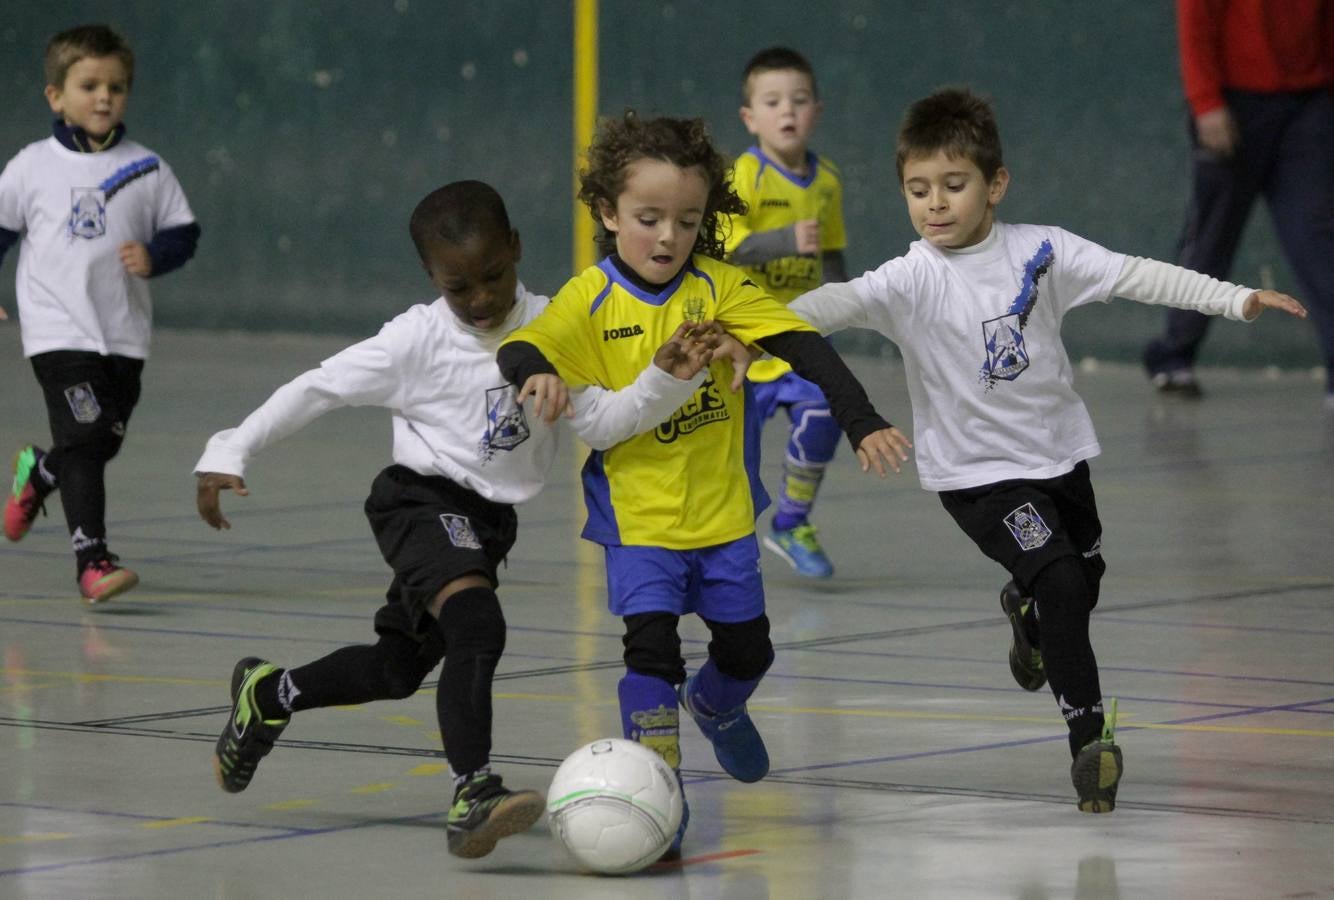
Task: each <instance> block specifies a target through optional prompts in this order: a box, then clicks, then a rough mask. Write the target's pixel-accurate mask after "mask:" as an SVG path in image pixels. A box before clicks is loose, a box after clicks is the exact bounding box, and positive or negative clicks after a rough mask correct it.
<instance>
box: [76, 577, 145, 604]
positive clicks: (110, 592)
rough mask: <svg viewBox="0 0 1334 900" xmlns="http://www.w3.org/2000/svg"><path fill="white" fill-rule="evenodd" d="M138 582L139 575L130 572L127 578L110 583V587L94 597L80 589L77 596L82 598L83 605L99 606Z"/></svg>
mask: <svg viewBox="0 0 1334 900" xmlns="http://www.w3.org/2000/svg"><path fill="white" fill-rule="evenodd" d="M138 584H139V576H138V575H135V574H134V573H133V572H131V573H130V577H129V578H126V579H124V580H123V581H121V582H120V583H119V584H115V585H112V586H111V587H109V588H107V589H106V590H105V591H103V592H102V593H101V594H98V595H97V596H96V597H89V596H88V595H87V594H85V593H83V592H82V591H80V592H79V596H80V597H82V598H83V604H84V606H101V605H102V604H103V603H106V602H107V601H108V600H110V599H111V598H112V597H119V596H120V595H121V594H123V593H125V592H126V591H128V590H130V589H131V588H133V587H135V586H136V585H138Z"/></svg>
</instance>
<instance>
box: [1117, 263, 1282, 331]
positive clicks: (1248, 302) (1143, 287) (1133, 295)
mask: <svg viewBox="0 0 1334 900" xmlns="http://www.w3.org/2000/svg"><path fill="white" fill-rule="evenodd" d="M1112 293H1113V294H1114V295H1115V296H1117V297H1125V298H1126V299H1127V300H1137V301H1139V302H1140V303H1154V304H1160V305H1163V306H1176V307H1179V308H1181V309H1193V310H1195V311H1196V312H1202V313H1206V314H1208V315H1214V316H1216V315H1221V316H1224V317H1226V318H1229V319H1235V320H1237V321H1242V322H1252V321H1254V320H1255V319H1256V318H1257V317H1258V316H1259V315H1260V313H1262V312H1264V311H1265V310H1266V309H1279V310H1282V311H1283V312H1286V313H1288V314H1290V315H1294V316H1297V317H1298V318H1303V319H1304V318H1306V307H1304V306H1302V304H1301V302H1300V301H1298V300H1297V299H1295V298H1293V297H1290V296H1288V295H1287V294H1282V293H1279V292H1278V291H1257V290H1255V289H1254V288H1248V287H1242V286H1240V285H1235V284H1232V283H1230V282H1227V281H1219V280H1218V279H1217V278H1211V277H1209V276H1208V275H1203V274H1201V273H1199V272H1195V271H1192V270H1190V269H1183V268H1182V267H1181V266H1174V265H1172V264H1171V263H1165V262H1161V261H1159V260H1156V259H1145V258H1143V257H1139V256H1128V257H1126V261H1125V264H1124V265H1123V266H1122V267H1121V273H1120V275H1118V276H1117V279H1116V284H1115V285H1113V286H1112Z"/></svg>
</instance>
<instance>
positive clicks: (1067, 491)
mask: <svg viewBox="0 0 1334 900" xmlns="http://www.w3.org/2000/svg"><path fill="white" fill-rule="evenodd" d="M940 502H941V503H942V504H943V505H944V507H945V511H946V512H948V513H949V514H950V515H951V516H953V517H954V521H955V522H958V523H959V527H960V528H962V529H963V530H964V533H965V534H967V535H968V536H969V537H970V538H972V539H973V543H975V544H977V546H978V548H979V549H981V551H982V552H983V553H985V554H986V555H987V556H989V557H991V558H992V559H994V560H995V561H996V562H998V563H1000V564H1001V565H1002V566H1004V567H1005V568H1006V570H1007V571H1009V573H1010V574H1011V575H1012V576H1013V577H1014V580H1015V583H1016V584H1017V585H1018V586H1019V589H1020V590H1021V591H1023V592H1024V593H1025V594H1029V593H1031V592H1032V589H1033V579H1034V578H1035V577H1037V574H1038V573H1039V572H1041V571H1042V570H1043V568H1045V567H1046V566H1047V565H1048V564H1050V563H1051V562H1053V561H1054V560H1057V559H1059V558H1060V557H1062V556H1074V557H1077V558H1080V559H1084V560H1090V561H1092V562H1094V563H1096V564H1097V568H1098V569H1099V575H1101V569H1102V568H1103V566H1102V559H1101V556H1102V522H1101V521H1099V520H1098V506H1097V503H1096V502H1095V501H1094V498H1093V483H1092V482H1091V481H1089V466H1088V463H1087V462H1083V461H1081V462H1080V463H1079V464H1078V465H1076V466H1075V467H1074V469H1073V470H1072V471H1070V472H1069V473H1067V474H1065V475H1059V476H1057V477H1056V478H1045V479H1040V480H1031V481H1030V480H1027V479H1015V480H1013V481H998V482H996V483H995V484H985V485H982V486H981V487H975V488H965V489H963V490H959V491H941V492H940Z"/></svg>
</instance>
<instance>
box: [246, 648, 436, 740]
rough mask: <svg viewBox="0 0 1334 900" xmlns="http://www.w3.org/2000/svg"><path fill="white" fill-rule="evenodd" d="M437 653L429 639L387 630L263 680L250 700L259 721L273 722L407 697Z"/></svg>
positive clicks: (414, 689) (431, 667) (418, 684)
mask: <svg viewBox="0 0 1334 900" xmlns="http://www.w3.org/2000/svg"><path fill="white" fill-rule="evenodd" d="M442 654H443V648H442V647H441V646H440V642H439V641H438V640H436V639H434V638H431V639H428V640H426V641H425V642H418V641H414V640H412V639H411V638H409V637H407V636H406V635H403V634H399V633H398V632H387V633H385V634H382V635H380V640H379V641H378V642H377V643H375V644H357V645H354V646H351V647H340V648H339V649H337V650H335V651H334V652H333V653H330V654H329V655H328V656H325V657H323V658H321V659H317V660H315V661H314V662H312V663H307V664H306V665H304V666H300V667H299V668H295V669H288V670H287V671H285V672H279V673H275V674H273V675H270V676H268V677H266V678H264V679H263V680H262V681H260V682H259V684H257V685H256V686H255V702H256V704H257V705H258V706H259V709H260V713H261V715H263V716H264V718H266V719H278V718H285V717H286V716H288V715H291V714H292V713H294V712H298V711H300V710H303V709H319V708H323V707H326V706H351V705H353V704H356V703H369V702H371V701H374V700H397V699H402V698H404V697H411V696H412V695H413V694H414V693H415V692H416V690H417V688H419V687H420V686H421V683H422V681H423V680H424V679H425V678H426V676H427V674H429V673H430V671H431V670H432V669H434V668H435V666H436V664H437V663H439V662H440V657H441V655H442Z"/></svg>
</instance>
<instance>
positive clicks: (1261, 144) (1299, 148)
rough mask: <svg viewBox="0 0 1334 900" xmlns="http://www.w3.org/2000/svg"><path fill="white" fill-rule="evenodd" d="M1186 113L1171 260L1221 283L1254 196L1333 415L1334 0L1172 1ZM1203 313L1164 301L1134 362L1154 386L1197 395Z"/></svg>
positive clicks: (1206, 320) (1204, 327) (1204, 323)
mask: <svg viewBox="0 0 1334 900" xmlns="http://www.w3.org/2000/svg"><path fill="white" fill-rule="evenodd" d="M1177 32H1178V42H1179V47H1180V53H1181V75H1182V80H1183V81H1184V83H1185V89H1186V100H1187V101H1188V102H1189V104H1190V111H1191V116H1192V121H1191V137H1192V144H1193V147H1194V157H1193V169H1194V172H1193V176H1194V177H1193V183H1192V189H1191V200H1190V207H1189V209H1188V210H1187V214H1186V222H1185V226H1184V228H1183V229H1182V234H1181V249H1180V257H1179V260H1178V261H1179V262H1180V263H1181V265H1182V266H1184V267H1186V268H1188V269H1195V270H1196V271H1199V272H1204V273H1205V274H1207V275H1212V276H1214V277H1215V278H1219V279H1226V278H1227V277H1228V270H1229V269H1230V268H1231V266H1232V259H1233V256H1234V254H1235V253H1236V249H1237V244H1238V243H1239V242H1240V240H1241V235H1242V231H1243V229H1244V228H1245V225H1246V219H1247V216H1248V215H1249V214H1250V211H1251V207H1252V206H1254V204H1255V200H1256V198H1257V197H1258V196H1260V195H1264V197H1265V200H1266V201H1267V202H1268V205H1269V210H1270V214H1271V216H1272V217H1273V221H1274V227H1275V230H1276V231H1277V233H1278V238H1279V241H1280V242H1281V243H1282V245H1283V249H1284V252H1285V254H1286V255H1287V257H1288V260H1289V262H1290V263H1291V264H1292V268H1293V269H1294V270H1295V272H1296V274H1297V278H1298V280H1299V281H1300V282H1301V285H1302V296H1303V297H1305V298H1306V299H1307V300H1308V306H1309V307H1310V310H1311V318H1312V320H1313V321H1314V322H1315V325H1316V329H1317V331H1318V334H1319V338H1320V345H1321V352H1322V354H1323V356H1324V361H1325V369H1326V372H1327V373H1328V374H1327V381H1326V388H1325V389H1326V394H1325V408H1326V409H1327V410H1330V411H1331V412H1334V0H1177ZM1208 326H1209V317H1208V316H1205V315H1201V314H1199V313H1196V312H1191V311H1188V310H1180V309H1173V310H1170V311H1169V312H1168V315H1167V333H1166V334H1165V335H1163V336H1161V337H1159V338H1158V339H1156V340H1154V341H1153V342H1152V343H1150V344H1149V346H1148V347H1147V348H1146V350H1145V353H1144V364H1145V366H1146V368H1147V369H1148V371H1149V375H1150V377H1151V378H1153V381H1154V384H1155V385H1156V386H1157V387H1158V389H1159V390H1162V391H1174V392H1178V393H1181V394H1183V395H1185V396H1191V397H1198V396H1199V395H1200V389H1199V385H1198V384H1197V383H1196V381H1195V376H1194V371H1193V366H1194V362H1195V355H1196V353H1197V352H1198V350H1199V348H1200V344H1201V343H1203V341H1204V336H1205V332H1206V330H1207V329H1208Z"/></svg>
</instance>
